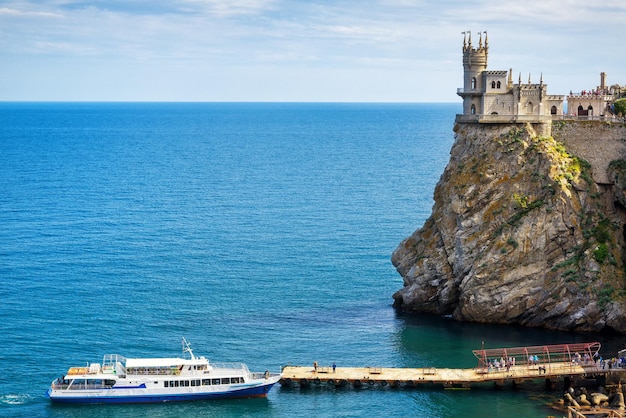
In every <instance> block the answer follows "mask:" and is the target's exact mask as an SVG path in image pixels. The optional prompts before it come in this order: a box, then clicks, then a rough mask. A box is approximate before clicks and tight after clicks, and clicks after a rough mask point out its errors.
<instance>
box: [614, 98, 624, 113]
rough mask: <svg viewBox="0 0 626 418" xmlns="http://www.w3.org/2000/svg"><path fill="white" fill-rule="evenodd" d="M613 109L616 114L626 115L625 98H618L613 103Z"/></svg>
mask: <svg viewBox="0 0 626 418" xmlns="http://www.w3.org/2000/svg"><path fill="white" fill-rule="evenodd" d="M614 109H615V114H616V115H621V116H624V115H626V99H618V100H616V101H615V103H614Z"/></svg>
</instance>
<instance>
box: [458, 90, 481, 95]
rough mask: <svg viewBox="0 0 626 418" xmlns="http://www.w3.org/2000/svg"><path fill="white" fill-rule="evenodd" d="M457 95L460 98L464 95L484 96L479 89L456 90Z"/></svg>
mask: <svg viewBox="0 0 626 418" xmlns="http://www.w3.org/2000/svg"><path fill="white" fill-rule="evenodd" d="M456 94H458V95H459V96H461V95H463V94H476V95H479V94H483V91H482V90H479V89H464V88H458V89H456Z"/></svg>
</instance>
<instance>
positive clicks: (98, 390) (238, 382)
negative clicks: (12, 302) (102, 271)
mask: <svg viewBox="0 0 626 418" xmlns="http://www.w3.org/2000/svg"><path fill="white" fill-rule="evenodd" d="M280 377H281V374H280V373H270V372H269V371H265V372H261V373H254V372H250V370H248V367H247V366H246V365H245V364H243V363H213V362H211V363H209V360H208V359H207V358H205V357H204V356H202V357H196V356H195V355H194V353H193V351H192V349H191V347H190V345H189V343H188V342H187V341H186V340H185V338H183V357H176V358H126V357H124V356H121V355H119V354H106V355H105V356H104V357H103V360H102V363H91V364H88V365H86V366H84V367H70V368H69V370H68V371H67V373H66V374H65V375H63V376H62V377H60V378H58V379H56V380H54V381H53V382H52V383H51V384H50V388H49V389H48V397H49V398H50V400H51V401H52V402H55V403H147V402H173V401H191V400H205V399H228V398H258V397H266V396H267V393H268V392H269V391H270V389H271V388H272V386H274V385H275V384H276V383H277V382H278V381H279V380H280Z"/></svg>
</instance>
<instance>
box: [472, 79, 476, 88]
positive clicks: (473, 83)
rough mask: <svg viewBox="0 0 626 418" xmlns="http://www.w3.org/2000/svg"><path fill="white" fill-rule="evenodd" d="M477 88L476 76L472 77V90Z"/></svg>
mask: <svg viewBox="0 0 626 418" xmlns="http://www.w3.org/2000/svg"><path fill="white" fill-rule="evenodd" d="M475 88H476V77H472V90H474V89H475Z"/></svg>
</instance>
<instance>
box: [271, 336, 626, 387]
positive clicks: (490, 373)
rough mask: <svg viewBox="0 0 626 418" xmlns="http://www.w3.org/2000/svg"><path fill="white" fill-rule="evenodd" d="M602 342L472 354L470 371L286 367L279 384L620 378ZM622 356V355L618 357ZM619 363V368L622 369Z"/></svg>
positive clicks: (463, 383) (498, 382)
mask: <svg viewBox="0 0 626 418" xmlns="http://www.w3.org/2000/svg"><path fill="white" fill-rule="evenodd" d="M599 351H600V343H598V342H591V343H573V344H557V345H542V346H529V347H506V348H492V349H485V348H482V349H480V350H473V353H474V356H475V357H476V359H477V360H478V365H477V367H475V368H472V369H450V368H435V367H426V368H389V367H336V368H335V367H318V365H317V363H313V366H312V367H311V366H308V367H307V366H285V367H284V368H283V370H282V377H281V380H280V383H281V385H285V386H303V387H304V386H309V385H320V384H326V385H330V386H337V387H342V386H348V385H352V386H354V387H361V386H364V385H380V386H387V385H389V386H392V387H398V386H409V387H412V386H427V385H430V386H439V387H444V388H470V387H472V386H473V385H478V384H485V383H487V384H488V383H491V384H494V385H496V386H503V385H505V384H507V383H512V384H514V385H517V384H520V383H522V382H524V381H528V380H537V379H544V380H545V383H546V385H548V384H551V383H552V382H555V381H556V380H557V379H564V381H565V383H566V384H567V383H568V382H567V380H571V379H574V378H576V377H596V378H597V377H601V376H603V375H604V376H605V377H606V375H609V374H611V375H619V376H618V377H619V378H620V379H621V377H622V375H623V374H625V373H626V368H621V367H618V366H617V361H615V364H613V361H611V362H610V363H607V362H606V361H605V362H601V361H600V355H599ZM621 354H622V352H620V355H621ZM622 360H626V359H620V364H622V365H623V362H622Z"/></svg>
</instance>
